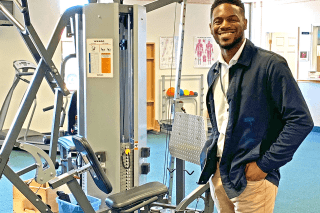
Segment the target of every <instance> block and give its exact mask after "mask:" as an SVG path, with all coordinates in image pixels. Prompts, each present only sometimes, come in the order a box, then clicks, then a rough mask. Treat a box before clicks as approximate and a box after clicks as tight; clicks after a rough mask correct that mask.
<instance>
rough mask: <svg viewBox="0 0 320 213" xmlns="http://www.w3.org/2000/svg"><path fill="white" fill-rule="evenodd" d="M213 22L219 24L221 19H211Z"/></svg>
mask: <svg viewBox="0 0 320 213" xmlns="http://www.w3.org/2000/svg"><path fill="white" fill-rule="evenodd" d="M213 23H214V24H221V23H222V21H221V20H220V19H216V20H214V21H213Z"/></svg>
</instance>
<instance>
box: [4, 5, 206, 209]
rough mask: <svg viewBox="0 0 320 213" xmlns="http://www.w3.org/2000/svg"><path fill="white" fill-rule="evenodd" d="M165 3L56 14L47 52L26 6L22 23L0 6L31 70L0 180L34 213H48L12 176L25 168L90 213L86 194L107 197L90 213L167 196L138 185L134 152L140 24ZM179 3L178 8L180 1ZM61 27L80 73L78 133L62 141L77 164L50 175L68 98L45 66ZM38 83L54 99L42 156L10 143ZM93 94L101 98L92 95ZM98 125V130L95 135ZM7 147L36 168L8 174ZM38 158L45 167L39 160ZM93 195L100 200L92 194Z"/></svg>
mask: <svg viewBox="0 0 320 213" xmlns="http://www.w3.org/2000/svg"><path fill="white" fill-rule="evenodd" d="M172 2H176V1H175V0H160V1H157V2H152V3H150V4H148V5H145V6H139V5H133V6H131V5H123V4H119V3H110V4H100V3H99V4H98V3H96V2H93V1H91V3H90V4H88V5H84V6H75V7H72V8H69V9H68V10H66V11H65V12H64V14H63V15H62V16H61V18H60V20H59V22H58V24H57V26H56V29H55V31H54V32H53V35H52V37H51V39H50V41H49V44H48V46H47V47H45V46H44V45H43V43H42V42H41V39H40V38H39V36H38V35H37V33H36V31H35V29H34V28H33V26H32V24H31V20H30V16H29V10H28V1H27V0H21V3H20V2H19V1H17V0H15V1H14V3H15V4H16V6H17V7H18V8H19V9H20V11H21V12H22V13H23V16H24V25H22V24H21V23H20V22H19V21H17V20H16V19H15V18H14V17H13V15H12V14H11V13H10V12H9V11H8V10H6V8H5V7H3V5H2V4H1V2H0V12H2V13H3V14H4V15H5V16H6V17H7V19H8V20H9V21H10V22H11V23H12V24H13V25H14V26H16V27H17V29H18V32H19V33H20V35H21V37H22V38H23V39H24V41H25V43H26V44H27V46H28V48H29V50H30V52H31V54H32V56H33V57H34V59H35V61H36V62H37V64H38V65H37V68H36V70H35V72H34V75H33V78H32V80H31V81H30V84H29V87H28V89H27V91H26V94H25V96H24V97H23V100H22V102H21V105H20V107H19V110H18V112H17V114H16V117H15V119H14V121H13V123H12V125H11V127H10V130H9V131H8V134H7V136H6V138H5V140H4V143H3V146H2V148H1V150H0V176H2V175H3V174H4V175H5V176H6V177H7V178H8V179H9V180H10V181H11V182H12V183H13V184H14V185H15V187H16V188H17V189H18V190H19V191H20V192H21V193H22V194H24V195H25V196H26V197H27V198H28V199H29V201H30V202H31V203H32V204H33V205H34V206H36V208H37V209H39V211H41V212H52V211H51V210H50V208H48V207H47V206H46V204H45V203H43V202H42V201H41V199H39V197H38V196H37V195H36V194H35V193H33V192H32V191H31V189H30V188H29V187H28V186H27V185H26V183H24V182H23V181H22V180H21V178H20V177H19V176H21V175H23V174H25V173H27V172H29V171H31V170H36V176H35V181H36V182H38V183H41V184H42V183H46V182H48V183H49V185H50V187H51V188H53V189H54V188H57V187H59V186H61V185H63V184H67V185H68V187H69V189H70V191H71V192H72V194H73V195H74V197H75V198H76V200H77V202H78V203H79V205H80V206H81V208H82V209H83V211H84V212H86V213H93V212H95V211H94V210H93V208H92V206H91V205H90V202H89V201H88V199H87V197H86V194H91V193H94V194H93V195H94V196H97V197H101V196H103V198H105V197H106V194H109V193H111V192H113V194H112V195H110V196H108V197H107V199H106V205H107V206H108V207H107V208H103V209H101V210H99V211H97V212H109V211H111V212H112V211H115V212H132V211H135V210H138V209H141V208H142V207H144V206H145V207H146V208H144V210H145V211H148V210H149V208H148V207H147V206H150V204H151V203H153V202H155V201H157V200H159V199H161V198H162V197H163V195H165V194H167V191H168V190H167V187H166V186H165V185H163V184H161V183H158V182H153V183H147V184H145V178H144V177H143V175H144V174H143V170H144V169H142V168H145V166H147V164H146V159H145V157H147V156H148V155H147V154H145V153H144V154H142V153H143V152H142V150H144V149H143V148H144V146H145V145H146V117H145V116H146V115H145V107H146V104H145V103H146V97H145V88H144V87H145V85H146V83H145V79H146V77H145V73H146V72H145V68H146V66H145V65H146V64H145V63H146V62H145V58H146V57H145V56H146V53H145V51H146V50H145V43H146V33H145V32H146V28H145V26H146V13H147V12H150V11H152V10H155V9H157V8H159V7H162V6H165V5H167V4H169V3H172ZM182 4H183V5H185V1H184V2H182ZM69 21H70V22H71V23H72V24H71V26H72V27H73V29H74V32H73V34H74V38H75V47H76V48H75V50H76V57H77V59H78V61H79V70H80V71H79V88H80V89H79V91H78V98H77V112H78V120H77V124H78V135H74V136H72V137H70V140H72V142H73V144H74V145H75V147H76V151H77V152H78V153H79V155H80V156H81V159H82V162H83V163H82V165H81V166H80V167H79V168H76V169H73V170H70V171H67V172H66V173H63V174H61V175H60V176H57V177H56V171H55V166H54V164H55V162H56V154H57V146H58V137H59V125H60V114H61V109H62V105H63V103H62V99H63V96H67V95H69V93H70V92H69V91H68V89H67V88H66V86H65V83H64V81H63V78H62V77H61V75H60V73H59V72H58V69H57V68H56V66H55V65H54V63H53V62H52V56H53V54H54V52H55V50H56V48H57V46H58V43H59V41H60V35H61V34H62V32H63V29H64V28H65V27H66V26H67V25H68V23H69ZM93 23H94V24H93ZM102 29H106V30H102ZM119 34H120V35H119ZM118 44H119V46H120V48H118ZM43 78H45V79H46V80H47V82H48V84H49V86H50V87H51V89H52V91H53V92H54V93H55V105H54V116H53V121H52V131H51V137H50V151H49V155H48V154H47V153H45V152H44V151H43V150H41V149H40V148H37V147H36V146H33V145H31V144H28V143H25V142H17V137H18V135H19V132H20V130H21V128H22V125H23V122H24V120H25V119H26V117H27V114H28V112H29V110H30V108H31V106H32V102H33V100H34V99H35V96H36V94H37V92H38V89H39V87H40V84H41V82H42V80H43ZM138 87H139V89H138ZM97 93H98V94H99V95H101V94H102V95H103V97H101V96H99V97H98V95H97ZM101 109H103V111H106V112H107V113H105V114H104V115H102V116H101V114H99V113H97V112H99V110H101ZM101 127H103V129H102V130H101V129H99V128H101ZM80 135H82V136H80ZM83 136H84V137H83ZM88 141H90V144H89V143H88ZM14 146H16V147H19V148H20V149H23V150H26V151H28V152H29V153H31V154H32V156H33V157H34V159H35V161H36V163H35V164H33V165H30V166H29V167H27V168H25V169H23V170H21V171H19V172H17V173H15V172H14V171H12V169H11V168H10V167H9V166H8V165H7V162H8V160H9V156H10V153H11V152H12V149H13V147H14ZM93 150H94V151H93ZM117 150H118V151H117ZM41 157H42V158H43V159H44V160H45V163H42V162H41ZM117 165H118V166H117ZM85 172H89V173H90V174H91V179H89V178H86V177H85V176H84V175H85V174H86V173H85ZM80 175H82V178H81V180H82V182H81V183H80V184H79V183H78V180H77V179H78V176H80ZM107 176H108V177H109V178H110V181H109V179H108V178H107ZM86 180H87V182H86ZM83 181H84V182H83ZM111 183H112V185H113V186H112V185H111ZM93 186H94V187H96V188H94V187H93ZM90 189H93V192H90ZM207 189H208V186H207V185H206V186H202V187H201V190H202V191H201V190H197V192H196V193H195V194H196V195H197V196H198V197H199V196H201V194H202V193H203V192H204V191H205V190H207ZM97 192H99V193H100V194H99V193H98V194H95V193H97ZM199 193H201V194H199ZM194 198H195V196H192V197H191V198H190V197H189V198H188V200H187V201H186V200H185V201H184V204H186V203H188V202H189V203H190V199H193V200H194ZM191 201H192V200H191ZM180 207H181V206H180ZM185 207H186V206H185ZM178 210H179V211H183V210H184V209H181V208H180V209H178Z"/></svg>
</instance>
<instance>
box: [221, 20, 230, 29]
mask: <svg viewBox="0 0 320 213" xmlns="http://www.w3.org/2000/svg"><path fill="white" fill-rule="evenodd" d="M229 27H230V23H229V22H228V21H227V20H226V19H225V20H223V21H222V23H221V25H220V28H222V29H223V28H229Z"/></svg>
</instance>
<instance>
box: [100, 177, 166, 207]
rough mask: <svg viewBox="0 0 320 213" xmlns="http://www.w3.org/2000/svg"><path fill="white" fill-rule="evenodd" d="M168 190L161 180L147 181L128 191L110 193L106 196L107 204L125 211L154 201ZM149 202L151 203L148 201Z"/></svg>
mask: <svg viewBox="0 0 320 213" xmlns="http://www.w3.org/2000/svg"><path fill="white" fill-rule="evenodd" d="M167 192H168V188H167V187H166V186H165V185H164V184H162V183H159V182H151V183H146V184H144V185H141V186H137V187H134V188H132V189H129V190H127V191H122V192H120V193H117V194H113V195H110V196H109V197H107V198H106V204H107V206H108V207H109V208H112V210H115V211H124V210H127V209H130V208H133V207H135V206H137V205H139V204H141V203H143V202H144V201H148V200H151V199H152V198H155V199H154V200H151V201H150V203H151V202H154V201H155V200H158V198H159V197H161V196H164V195H165V194H166V193H167ZM146 204H149V203H146Z"/></svg>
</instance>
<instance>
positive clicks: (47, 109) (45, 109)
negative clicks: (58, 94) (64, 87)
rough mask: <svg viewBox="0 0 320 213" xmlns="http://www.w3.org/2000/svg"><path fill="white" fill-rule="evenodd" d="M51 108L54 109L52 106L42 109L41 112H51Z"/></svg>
mask: <svg viewBox="0 0 320 213" xmlns="http://www.w3.org/2000/svg"><path fill="white" fill-rule="evenodd" d="M53 108H54V105H52V106H48V107H45V108H43V109H42V110H43V111H44V112H46V111H49V110H52V109H53Z"/></svg>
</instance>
